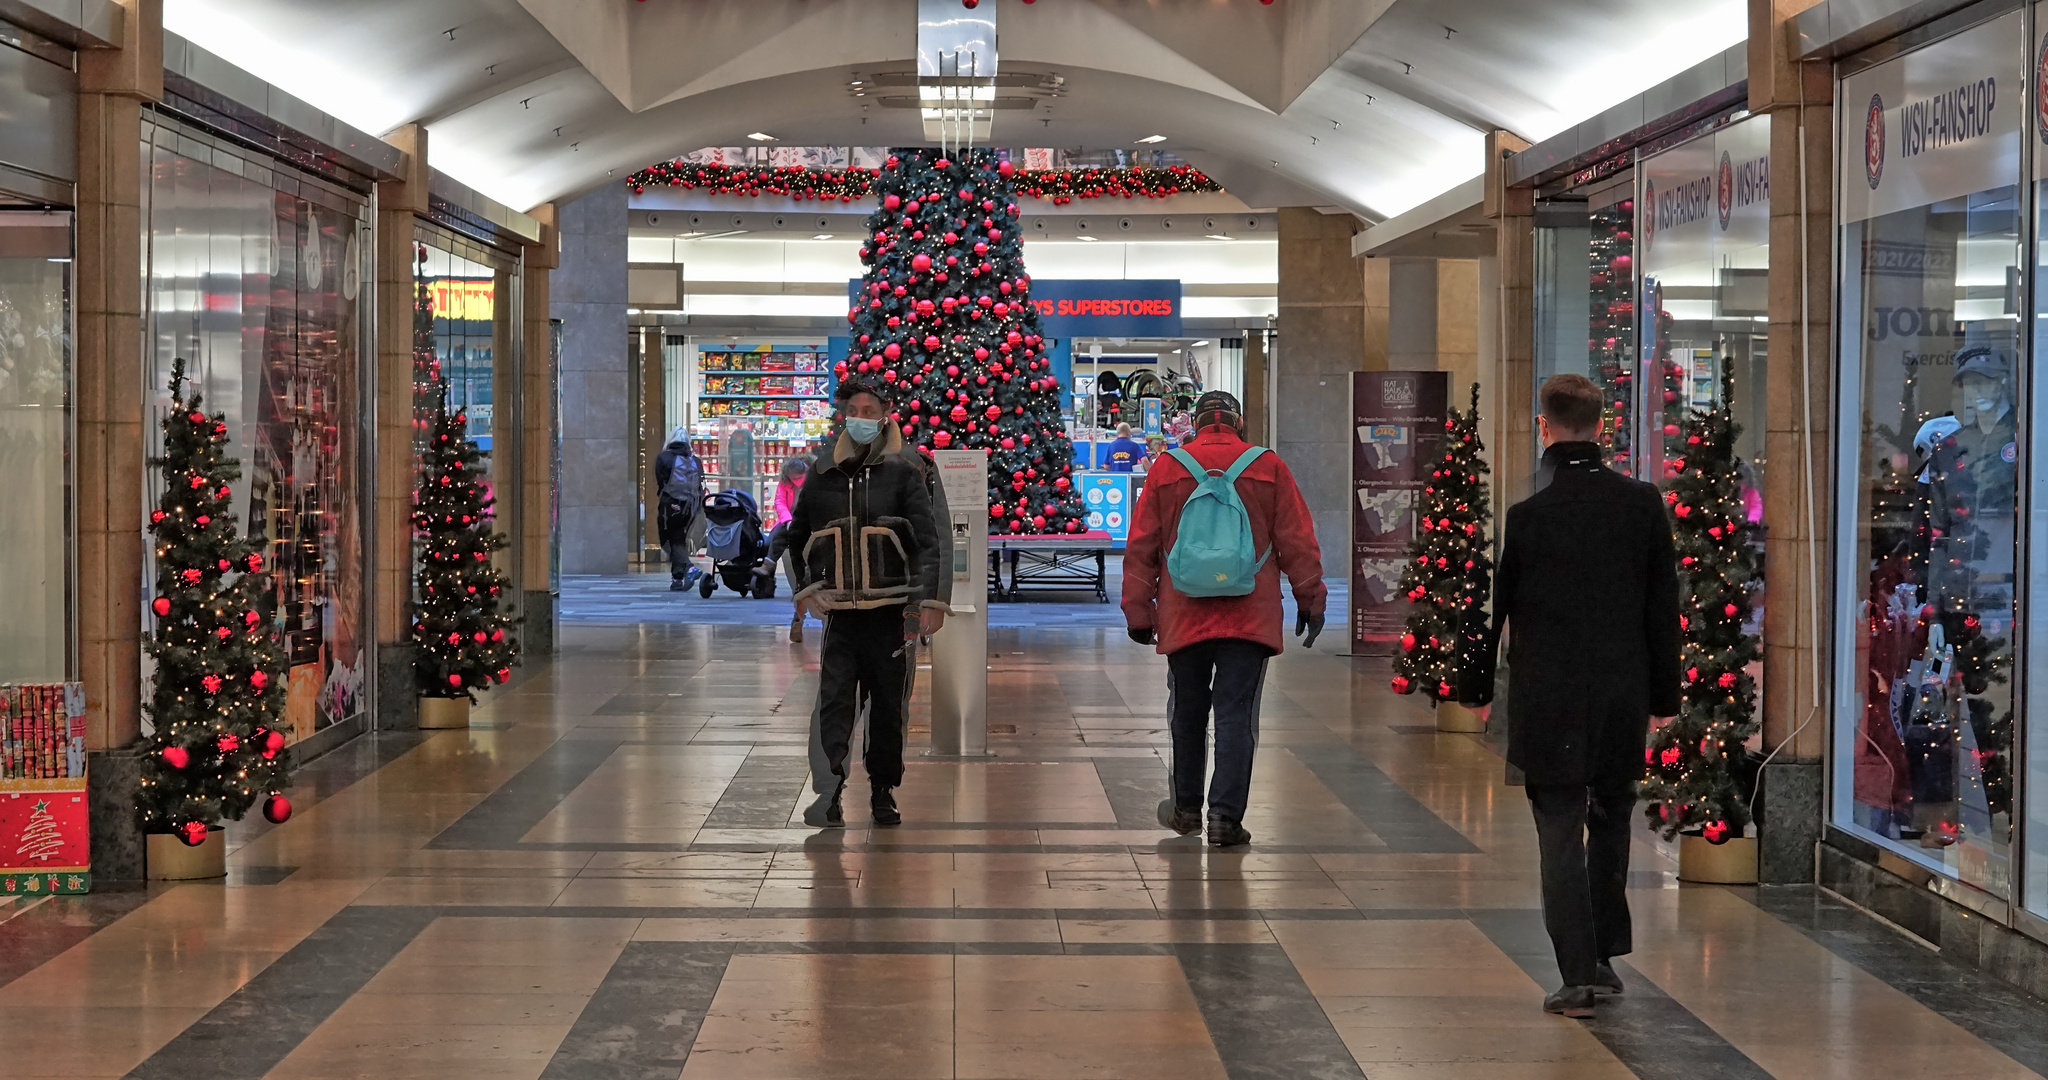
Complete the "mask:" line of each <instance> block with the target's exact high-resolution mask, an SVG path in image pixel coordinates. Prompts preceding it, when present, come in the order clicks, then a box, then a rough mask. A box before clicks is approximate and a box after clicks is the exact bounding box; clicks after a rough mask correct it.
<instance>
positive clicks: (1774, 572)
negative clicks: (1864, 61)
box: [1749, 0, 1835, 883]
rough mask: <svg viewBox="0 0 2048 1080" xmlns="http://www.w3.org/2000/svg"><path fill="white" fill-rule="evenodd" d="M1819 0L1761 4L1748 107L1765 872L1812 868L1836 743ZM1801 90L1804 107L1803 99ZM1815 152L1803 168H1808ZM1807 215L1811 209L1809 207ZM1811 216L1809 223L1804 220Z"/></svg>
mask: <svg viewBox="0 0 2048 1080" xmlns="http://www.w3.org/2000/svg"><path fill="white" fill-rule="evenodd" d="M1811 6H1813V0H1756V2H1754V3H1751V4H1750V38H1749V71H1750V80H1749V107H1750V111H1751V112H1756V113H1764V114H1767V115H1769V116H1770V118H1771V164H1772V166H1773V168H1772V172H1773V173H1774V174H1776V175H1775V176H1774V177H1773V179H1775V180H1776V181H1777V183H1774V184H1772V185H1771V195H1770V198H1771V204H1770V212H1771V233H1770V235H1771V253H1770V268H1769V271H1768V284H1769V299H1768V302H1767V303H1768V308H1767V310H1768V319H1769V322H1768V325H1767V333H1768V335H1769V344H1770V357H1771V364H1770V371H1769V372H1768V374H1767V375H1766V379H1767V381H1768V386H1769V393H1768V395H1767V396H1768V400H1767V402H1766V406H1765V414H1764V458H1765V460H1766V461H1768V462H1770V467H1769V468H1768V469H1766V470H1764V522H1765V523H1766V525H1768V526H1769V534H1768V536H1767V537H1766V539H1765V541H1764V563H1765V565H1766V566H1767V567H1768V568H1769V570H1768V573H1769V578H1770V581H1769V585H1770V601H1769V603H1767V604H1765V605H1764V626H1763V643H1764V678H1763V729H1764V730H1763V742H1764V746H1765V748H1766V749H1769V750H1775V751H1777V756H1776V757H1775V758H1773V759H1772V762H1771V765H1770V767H1769V768H1767V769H1766V770H1765V776H1764V777H1763V780H1762V783H1763V787H1764V795H1765V797H1764V805H1765V820H1764V821H1763V822H1762V823H1761V824H1760V827H1759V831H1758V836H1759V844H1758V848H1759V851H1758V860H1759V876H1760V877H1761V878H1762V879H1763V880H1764V881H1765V882H1767V883H1792V882H1808V881H1812V880H1813V879H1814V849H1815V846H1816V845H1817V844H1818V843H1819V842H1820V835H1821V822H1822V794H1823V791H1824V784H1823V762H1824V758H1825V754H1826V747H1827V744H1828V727H1829V724H1828V719H1829V709H1828V701H1829V680H1828V664H1827V657H1828V647H1829V638H1830V636H1831V635H1832V634H1833V632H1834V629H1835V621H1834V618H1833V614H1834V599H1833V590H1832V589H1831V588H1830V581H1829V568H1830V566H1831V561H1830V559H1829V554H1828V552H1829V546H1828V545H1829V538H1830V537H1829V534H1830V530H1829V528H1828V524H1829V510H1830V508H1831V506H1832V502H1833V500H1832V498H1831V497H1830V494H1829V493H1830V491H1831V485H1830V482H1829V477H1830V475H1831V473H1830V469H1831V466H1830V464H1829V462H1831V461H1832V460H1833V452H1832V451H1833V429H1832V425H1831V424H1830V417H1831V416H1833V408H1832V403H1833V401H1834V392H1835V384H1834V353H1833V348H1832V341H1831V338H1830V333H1829V331H1830V323H1829V320H1830V318H1831V315H1832V313H1833V311H1834V269H1833V263H1832V252H1833V247H1832V237H1833V230H1834V186H1833V177H1834V136H1833V132H1834V105H1833V98H1834V81H1833V79H1832V77H1831V72H1830V70H1829V65H1828V64H1827V63H1826V62H1825V61H1815V62H1808V63H1802V62H1800V60H1799V59H1798V58H1797V57H1796V56H1795V55H1794V54H1793V52H1792V50H1791V48H1790V41H1791V38H1790V36H1789V35H1788V34H1787V33H1786V23H1787V22H1789V21H1790V20H1791V19H1792V18H1793V17H1794V16H1796V15H1797V14H1798V13H1799V12H1800V11H1802V10H1804V9H1806V8H1808V7H1811ZM1802 101H1803V105H1802ZM1802 149H1803V150H1804V157H1805V176H1804V177H1803V181H1804V182H1803V183H1802V177H1801V175H1800V164H1799V163H1800V159H1801V150H1802ZM1802 214H1803V217H1802ZM1802 226H1803V229H1804V231H1803V232H1802Z"/></svg>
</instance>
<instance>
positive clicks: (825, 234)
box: [811, 232, 832, 240]
mask: <svg viewBox="0 0 2048 1080" xmlns="http://www.w3.org/2000/svg"><path fill="white" fill-rule="evenodd" d="M811 239H813V240H830V239H832V234H831V233H828V232H821V233H819V234H818V235H816V236H813V237H811Z"/></svg>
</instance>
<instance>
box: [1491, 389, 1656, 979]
mask: <svg viewBox="0 0 2048 1080" xmlns="http://www.w3.org/2000/svg"><path fill="white" fill-rule="evenodd" d="M1538 397H1539V399H1540V401H1541V403H1542V412H1541V415H1540V416H1539V417H1538V418H1537V426H1538V428H1539V430H1540V431H1541V433H1542V436H1543V445H1544V447H1545V449H1544V452H1543V464H1542V468H1541V470H1540V471H1539V473H1538V475H1537V490H1536V493H1535V494H1533V495H1531V496H1529V497H1528V498H1526V499H1524V500H1522V501H1521V502H1519V503H1516V504H1515V505H1514V506H1512V507H1510V508H1509V509H1508V513H1507V523H1506V527H1505V528H1504V529H1503V531H1502V534H1501V556H1500V569H1499V572H1498V573H1497V575H1496V576H1495V578H1494V612H1493V625H1492V627H1491V630H1490V633H1489V634H1488V635H1487V636H1486V637H1485V639H1484V640H1483V641H1482V643H1481V645H1480V647H1479V648H1478V649H1477V650H1475V655H1474V657H1473V664H1472V667H1473V669H1474V670H1470V671H1468V672H1467V673H1466V675H1465V677H1464V678H1461V679H1460V685H1461V686H1464V687H1468V688H1470V689H1471V690H1472V691H1473V692H1474V693H1472V694H1471V697H1472V698H1473V701H1472V702H1471V703H1472V704H1473V705H1476V706H1479V711H1480V713H1481V714H1482V715H1484V714H1485V712H1486V711H1487V709H1486V703H1487V702H1488V701H1490V700H1491V697H1492V689H1493V679H1494V665H1495V662H1496V661H1495V657H1496V650H1497V648H1498V645H1499V640H1500V632H1501V625H1502V623H1503V622H1505V623H1506V624H1507V630H1508V710H1509V713H1510V715H1509V717H1508V761H1509V763H1510V764H1513V765H1515V766H1516V767H1518V768H1520V769H1521V770H1522V772H1523V773H1524V775H1525V776H1526V778H1527V791H1528V795H1529V805H1530V808H1531V809H1532V810H1533V811H1534V812H1535V816H1536V835H1537V841H1538V844H1539V845H1540V848H1541V851H1542V865H1543V921H1544V925H1545V927H1546V928H1547V929H1548V930H1549V931H1550V940H1551V944H1552V946H1553V947H1554V948H1555V949H1556V950H1557V966H1558V970H1559V972H1560V974H1561V975H1562V976H1563V979H1564V986H1563V988H1562V989H1560V990H1559V991H1558V992H1557V993H1554V994H1551V995H1550V996H1549V997H1548V998H1546V999H1545V1000H1544V1003H1543V1007H1544V1009H1545V1010H1547V1011H1549V1012H1554V1013H1562V1014H1564V1015H1566V1016H1576V1017H1586V1016H1591V1015H1592V1014H1593V999H1594V996H1595V995H1596V994H1618V993H1620V992H1621V980H1620V979H1619V978H1618V977H1617V976H1616V975H1615V973H1614V968H1613V965H1611V964H1609V963H1608V958H1610V957H1614V956H1620V955H1622V954H1624V953H1627V952H1628V951H1629V950H1630V948H1631V941H1630V928H1629V914H1628V895H1627V888H1628V854H1629V822H1630V817H1631V815H1632V814H1633V812H1634V807H1635V799H1636V785H1637V783H1638V782H1639V781H1641V779H1642V777H1643V754H1644V752H1645V747H1646V745H1647V743H1648V737H1649V720H1650V717H1652V716H1660V717H1664V716H1673V715H1676V714H1677V712H1678V691H1679V674H1678V660H1679V641H1678V632H1679V623H1678V618H1679V615H1678V563H1677V557H1676V555H1675V554H1674V551H1673V548H1672V543H1671V523H1670V521H1669V519H1668V518H1667V517H1666V516H1665V510H1664V500H1663V498H1662V497H1661V496H1660V495H1659V494H1658V492H1657V489H1656V487H1655V486H1653V485H1651V484H1646V483H1643V482H1642V481H1639V480H1631V479H1629V478H1628V477H1626V476H1623V475H1621V474H1620V473H1617V472H1614V471H1612V470H1609V469H1608V468H1606V467H1605V466H1603V465H1602V464H1601V461H1600V448H1599V446H1598V445H1596V444H1595V443H1594V441H1593V440H1594V439H1595V438H1596V437H1597V436H1598V434H1599V430H1600V424H1601V409H1602V405H1603V399H1602V395H1601V393H1600V388H1599V387H1597V386H1595V385H1594V384H1593V382H1592V380H1590V379H1588V378H1586V377H1585V376H1583V375H1558V376H1554V377H1552V378H1550V379H1548V380H1546V381H1545V382H1544V384H1543V388H1542V390H1541V391H1540V392H1539V394H1538Z"/></svg>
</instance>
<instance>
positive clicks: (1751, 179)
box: [1715, 150, 1771, 231]
mask: <svg viewBox="0 0 2048 1080" xmlns="http://www.w3.org/2000/svg"><path fill="white" fill-rule="evenodd" d="M1719 180H1720V182H1719V183H1718V184H1716V185H1715V194H1716V200H1715V201H1716V202H1718V203H1719V204H1720V211H1721V228H1722V229H1723V230H1724V231H1725V230H1726V229H1727V228H1728V220H1729V218H1730V216H1732V215H1733V214H1734V213H1735V211H1736V210H1738V209H1742V208H1745V207H1750V206H1754V205H1756V204H1757V203H1760V202H1765V201H1767V200H1769V199H1770V197H1771V156H1770V155H1769V154H1765V155H1763V156H1761V157H1755V158H1751V159H1750V160H1748V161H1745V162H1742V163H1741V164H1739V165H1738V164H1735V163H1733V162H1732V161H1731V160H1730V159H1729V156H1728V152H1727V151H1726V150H1723V151H1722V152H1721V168H1720V176H1719Z"/></svg>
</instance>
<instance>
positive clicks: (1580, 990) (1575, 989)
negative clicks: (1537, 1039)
mask: <svg viewBox="0 0 2048 1080" xmlns="http://www.w3.org/2000/svg"><path fill="white" fill-rule="evenodd" d="M1543 1011H1544V1012H1547V1013H1556V1014H1557V1015H1559V1016H1569V1017H1571V1018H1572V1019H1574V1020H1586V1019H1590V1018H1591V1017H1592V1015H1593V988H1592V987H1590V986H1566V987H1562V988H1560V989H1559V990H1558V992H1557V993H1555V994H1552V995H1550V996H1549V997H1547V998H1544V999H1543Z"/></svg>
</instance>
